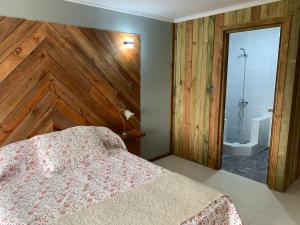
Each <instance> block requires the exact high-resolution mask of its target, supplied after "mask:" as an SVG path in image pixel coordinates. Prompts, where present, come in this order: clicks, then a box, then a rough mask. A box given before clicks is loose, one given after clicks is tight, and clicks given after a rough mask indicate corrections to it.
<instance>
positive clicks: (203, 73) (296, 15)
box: [172, 0, 300, 191]
mask: <svg viewBox="0 0 300 225" xmlns="http://www.w3.org/2000/svg"><path fill="white" fill-rule="evenodd" d="M287 16H291V19H292V20H291V24H292V25H291V29H290V33H288V34H283V37H286V38H287V40H289V41H288V43H286V46H284V47H288V52H287V56H286V57H285V64H286V67H281V68H282V70H284V71H283V73H285V76H284V77H285V78H284V80H283V81H282V84H283V86H282V87H281V88H282V93H281V97H282V102H284V104H283V105H282V109H281V110H280V111H281V114H280V124H279V126H280V132H279V133H278V136H277V137H276V141H277V145H278V146H277V150H276V153H275V155H273V156H272V158H274V159H276V160H274V162H270V164H271V167H270V170H271V171H270V174H271V175H270V177H269V185H270V187H271V188H273V189H276V190H279V191H283V190H284V189H285V188H286V187H287V184H288V183H290V182H287V181H286V177H287V173H290V172H287V171H288V170H287V168H289V167H290V166H289V165H290V163H292V164H294V163H293V160H294V159H292V158H290V159H288V158H287V155H288V147H287V145H288V136H289V134H290V132H289V130H290V129H289V128H290V116H291V107H292V99H293V98H292V95H293V84H294V77H295V61H296V52H297V45H298V34H299V23H300V22H299V21H300V2H299V1H298V0H289V1H287V0H282V1H278V2H274V3H270V4H265V5H261V6H257V7H253V8H247V9H242V10H237V11H232V12H228V13H224V14H219V15H217V16H211V17H206V18H202V19H197V20H193V21H187V22H182V23H178V24H176V37H175V56H174V57H175V58H174V63H175V65H174V68H175V69H174V70H175V72H174V91H173V98H174V99H173V129H172V130H173V134H172V141H173V152H174V154H176V155H178V156H181V157H184V158H186V159H189V160H193V161H197V162H199V163H201V164H203V165H208V166H210V167H212V168H220V165H221V155H220V152H221V151H220V146H221V143H222V136H221V135H220V132H219V131H220V129H223V121H221V119H220V118H221V115H222V114H223V113H224V112H223V111H222V109H220V107H221V106H222V104H221V103H222V101H224V98H225V96H224V95H223V93H224V87H225V85H226V84H225V83H226V81H225V80H224V78H222V77H221V76H220V74H221V73H222V70H223V69H224V68H223V67H222V65H223V64H224V62H222V59H223V58H224V56H223V53H224V51H223V50H224V49H223V47H224V46H223V43H222V42H223V38H224V37H223V36H222V35H223V28H224V27H234V26H235V27H236V28H239V27H241V26H243V27H246V26H249V25H251V24H255V23H263V22H264V21H267V20H270V19H273V18H275V19H276V18H277V19H278V18H282V17H287ZM208 21H210V22H208ZM205 24H209V25H205ZM191 36H192V37H191ZM195 36H197V37H196V38H195ZM196 39H197V40H198V41H195V40H196ZM191 40H192V43H193V45H192V47H191V45H190V42H191ZM207 42H210V48H209V47H208V46H207V45H206V43H207ZM212 46H213V48H212ZM225 47H226V46H225ZM191 59H192V60H191ZM211 84H212V85H213V92H212V94H211V93H210V92H209V91H208V90H209V87H210V85H211ZM277 88H278V87H277ZM278 93H279V92H278ZM294 148H296V147H293V149H294ZM293 151H296V150H293ZM290 170H294V169H290ZM293 179H294V178H293Z"/></svg>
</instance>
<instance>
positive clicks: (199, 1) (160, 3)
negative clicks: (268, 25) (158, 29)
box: [65, 0, 278, 23]
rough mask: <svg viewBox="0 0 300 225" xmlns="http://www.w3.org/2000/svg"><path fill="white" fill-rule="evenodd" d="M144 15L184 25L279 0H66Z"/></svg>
mask: <svg viewBox="0 0 300 225" xmlns="http://www.w3.org/2000/svg"><path fill="white" fill-rule="evenodd" d="M65 1H69V2H75V3H79V4H84V5H90V6H95V7H98V8H104V9H109V10H114V11H118V12H124V13H128V14H132V15H138V16H144V17H148V18H152V19H157V20H162V21H167V22H175V23H176V22H182V21H186V20H191V19H195V18H201V17H205V16H210V15H215V14H218V13H224V12H228V11H232V10H237V9H242V8H248V7H253V6H256V5H262V4H266V3H270V2H275V1H278V0H65Z"/></svg>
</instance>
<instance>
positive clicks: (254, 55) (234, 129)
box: [222, 27, 281, 183]
mask: <svg viewBox="0 0 300 225" xmlns="http://www.w3.org/2000/svg"><path fill="white" fill-rule="evenodd" d="M280 35H281V30H280V27H273V28H264V29H257V30H251V31H242V32H233V33H230V34H229V40H228V57H227V59H228V62H227V86H226V103H225V120H224V135H223V136H224V142H223V163H222V168H223V169H224V170H227V171H229V172H232V173H235V174H238V175H240V176H244V177H247V178H250V179H253V180H256V181H258V182H261V183H266V182H267V175H268V160H269V149H270V143H271V130H272V117H273V111H274V109H273V107H274V96H275V89H276V76H277V68H278V65H277V64H278V55H279V47H280V46H279V45H280Z"/></svg>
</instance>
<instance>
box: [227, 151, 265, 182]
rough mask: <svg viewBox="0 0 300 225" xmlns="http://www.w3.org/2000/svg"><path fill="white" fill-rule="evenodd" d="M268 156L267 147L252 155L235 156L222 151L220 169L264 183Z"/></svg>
mask: <svg viewBox="0 0 300 225" xmlns="http://www.w3.org/2000/svg"><path fill="white" fill-rule="evenodd" d="M268 158H269V149H266V150H264V151H262V152H259V153H257V154H255V155H253V156H237V155H231V154H225V153H224V154H223V165H222V169H223V170H226V171H228V172H231V173H234V174H237V175H240V176H243V177H247V178H249V179H252V180H256V181H258V182H261V183H266V182H267V175H268Z"/></svg>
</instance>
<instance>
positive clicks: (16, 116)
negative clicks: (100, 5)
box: [0, 17, 140, 146]
mask: <svg viewBox="0 0 300 225" xmlns="http://www.w3.org/2000/svg"><path fill="white" fill-rule="evenodd" d="M126 38H133V40H134V48H132V49H129V48H126V47H125V46H124V41H125V40H126ZM129 86H130V87H131V88H129ZM120 108H126V109H129V110H130V111H132V112H134V113H135V115H136V116H135V118H134V119H132V120H130V121H126V122H127V123H128V124H126V127H128V128H129V129H140V37H139V35H134V34H128V33H121V32H111V31H103V30H95V29H88V28H81V27H75V26H67V25H59V24H53V23H44V22H38V21H30V20H23V19H16V18H8V17H0V143H1V145H2V146H3V145H6V144H9V143H12V142H16V141H19V140H22V139H26V138H30V137H32V136H34V135H37V134H42V133H47V132H51V131H55V130H62V129H65V128H69V127H72V126H76V125H97V126H106V127H109V128H111V129H112V130H114V131H121V130H122V121H121V119H120V116H119V109H120Z"/></svg>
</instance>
